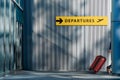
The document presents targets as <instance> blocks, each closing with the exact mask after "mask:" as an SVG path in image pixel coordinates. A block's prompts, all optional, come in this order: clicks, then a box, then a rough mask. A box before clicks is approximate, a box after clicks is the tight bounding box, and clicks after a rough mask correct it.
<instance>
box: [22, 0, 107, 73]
mask: <svg viewBox="0 0 120 80" xmlns="http://www.w3.org/2000/svg"><path fill="white" fill-rule="evenodd" d="M29 1H30V2H29ZM25 2H26V3H27V5H26V7H28V6H29V9H28V10H26V14H27V15H26V20H25V26H26V28H25V29H24V34H25V35H24V44H25V45H24V49H26V50H25V52H24V53H25V56H26V57H24V61H25V62H24V64H25V66H24V67H26V68H27V66H29V68H30V69H32V70H43V71H45V70H47V71H49V70H51V71H54V70H55V71H59V70H71V68H73V70H74V68H75V69H76V70H81V68H84V70H85V69H86V68H85V65H89V63H88V62H87V61H86V59H87V60H88V59H90V56H92V55H93V54H92V52H91V51H89V50H86V49H85V50H81V53H79V52H74V51H73V50H72V49H73V48H74V49H75V48H77V47H73V48H71V46H73V45H74V44H75V45H76V46H77V45H78V44H77V42H78V40H81V36H83V35H84V33H85V32H84V33H82V30H83V29H82V27H79V28H78V27H75V26H74V27H63V26H59V27H56V25H55V17H56V16H60V15H70V16H71V15H72V16H78V15H83V14H80V13H79V12H77V10H76V11H73V10H72V9H73V8H72V7H73V6H71V5H72V2H69V1H68V0H56V1H55V0H51V1H50V0H49V1H48V0H36V1H33V0H26V1H25ZM67 2H69V4H66V3H67ZM73 2H74V1H73ZM29 3H30V5H28V4H29ZM84 4H86V2H84V1H83V2H80V4H79V5H77V6H78V7H80V9H83V8H84ZM80 31H81V33H79V32H80ZM78 33H79V34H78ZM104 39H105V40H106V37H105V38H104ZM101 43H102V40H101V41H100V42H97V43H96V47H99V46H100V45H101ZM69 49H70V50H69ZM85 53H87V55H85ZM77 54H80V55H82V56H83V57H80V58H77V56H75V55H77ZM80 55H79V56H80ZM72 60H75V61H73V63H74V65H73V64H71V63H72V62H70V61H72ZM26 63H27V64H26ZM79 64H81V65H79ZM31 65H32V66H31ZM30 66H31V67H30Z"/></svg>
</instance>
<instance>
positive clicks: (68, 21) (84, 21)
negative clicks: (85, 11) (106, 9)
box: [56, 16, 108, 26]
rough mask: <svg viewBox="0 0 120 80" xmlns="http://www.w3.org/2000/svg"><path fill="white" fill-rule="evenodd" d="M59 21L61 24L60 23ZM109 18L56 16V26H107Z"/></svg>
mask: <svg viewBox="0 0 120 80" xmlns="http://www.w3.org/2000/svg"><path fill="white" fill-rule="evenodd" d="M59 20H60V21H61V22H59ZM107 25H108V17H107V16H56V26H107Z"/></svg>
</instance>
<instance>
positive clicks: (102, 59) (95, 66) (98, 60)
mask: <svg viewBox="0 0 120 80" xmlns="http://www.w3.org/2000/svg"><path fill="white" fill-rule="evenodd" d="M105 61H106V58H105V57H103V56H101V55H98V56H97V57H96V58H95V60H94V62H93V63H92V65H91V66H90V68H89V70H93V71H94V72H95V73H97V72H98V71H99V70H100V69H101V68H102V66H103V64H104V63H105Z"/></svg>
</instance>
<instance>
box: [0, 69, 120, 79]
mask: <svg viewBox="0 0 120 80" xmlns="http://www.w3.org/2000/svg"><path fill="white" fill-rule="evenodd" d="M0 80H120V76H118V75H112V74H111V75H109V74H107V73H106V72H99V73H97V74H93V73H90V72H59V73H58V72H32V71H17V72H14V73H11V74H8V75H6V76H4V77H0Z"/></svg>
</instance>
